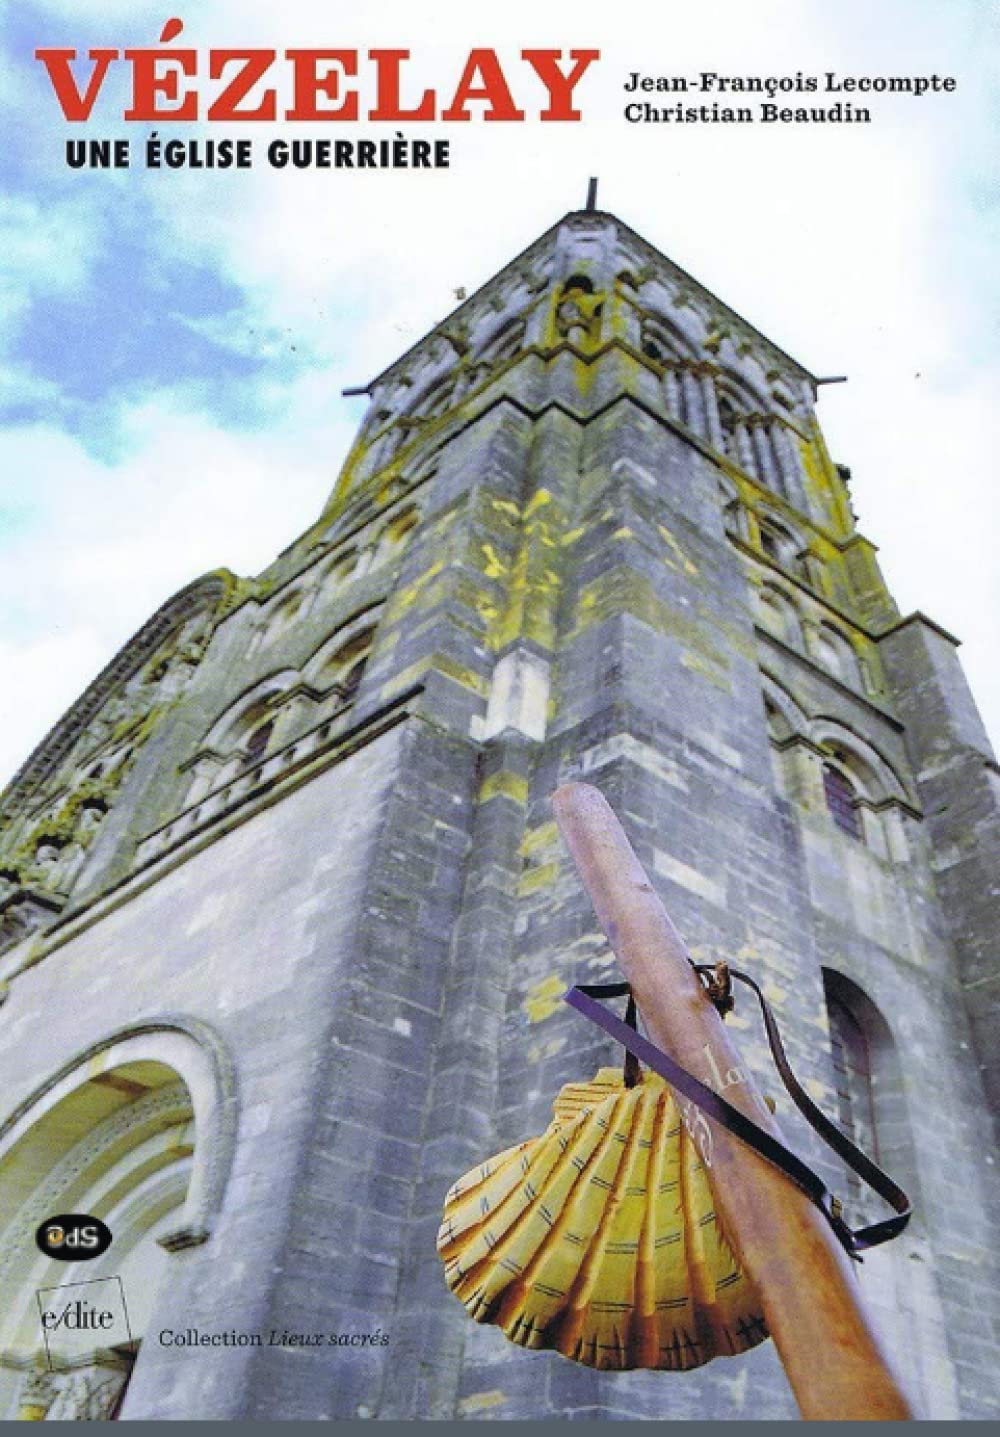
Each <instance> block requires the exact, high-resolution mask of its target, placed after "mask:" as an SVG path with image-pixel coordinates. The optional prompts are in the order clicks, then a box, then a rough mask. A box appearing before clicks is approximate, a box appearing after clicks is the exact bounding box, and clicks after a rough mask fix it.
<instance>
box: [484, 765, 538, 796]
mask: <svg viewBox="0 0 1000 1437" xmlns="http://www.w3.org/2000/svg"><path fill="white" fill-rule="evenodd" d="M499 795H502V796H503V797H504V798H512V799H513V800H514V802H515V803H520V804H525V803H527V801H528V780H527V779H526V778H522V777H521V775H520V774H519V773H511V772H509V770H507V769H505V768H502V769H500V770H499V772H498V773H491V774H490V776H489V777H488V778H484V779H483V781H482V783H481V784H480V786H479V802H480V803H487V802H489V800H490V799H491V798H496V797H498V796H499Z"/></svg>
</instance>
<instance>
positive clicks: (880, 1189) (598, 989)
mask: <svg viewBox="0 0 1000 1437" xmlns="http://www.w3.org/2000/svg"><path fill="white" fill-rule="evenodd" d="M692 967H694V968H695V971H696V972H697V973H698V975H699V978H701V979H702V981H703V983H704V982H705V978H706V975H708V983H707V985H706V987H707V991H708V994H709V996H710V997H711V999H712V1001H713V1002H714V1003H715V1005H716V1007H718V1008H719V1009H720V1011H722V1012H728V1011H729V1009H731V1008H732V997H731V994H730V991H729V989H730V982H729V980H730V978H737V979H739V981H740V982H742V983H745V984H746V985H747V986H748V987H749V988H751V989H752V990H753V992H754V993H755V994H756V995H757V1000H758V1002H759V1003H760V1006H761V1011H762V1013H763V1015H764V1026H765V1030H766V1032H767V1038H768V1043H769V1044H770V1048H771V1054H772V1057H773V1058H774V1063H775V1067H776V1068H777V1070H778V1073H779V1075H780V1077H781V1080H782V1082H783V1083H784V1085H785V1087H786V1088H787V1089H788V1092H789V1094H790V1096H791V1098H792V1101H793V1102H794V1103H795V1106H796V1107H797V1108H798V1109H799V1111H800V1112H801V1113H802V1115H803V1117H804V1118H805V1119H806V1121H807V1122H808V1123H809V1124H810V1125H811V1126H812V1127H813V1128H814V1129H815V1130H816V1132H818V1133H819V1135H820V1137H821V1138H822V1139H823V1140H824V1142H826V1143H827V1144H828V1145H829V1146H830V1147H832V1148H833V1149H834V1151H835V1152H837V1153H838V1154H839V1155H840V1156H841V1157H842V1158H843V1160H844V1161H845V1162H846V1163H847V1164H848V1166H849V1167H851V1168H853V1170H854V1171H855V1172H856V1173H858V1175H859V1176H860V1177H861V1178H863V1179H864V1181H865V1182H866V1183H867V1184H868V1185H869V1187H871V1188H873V1189H874V1191H875V1192H877V1193H878V1194H879V1196H880V1197H882V1198H884V1199H885V1200H886V1202H887V1203H888V1204H889V1205H890V1207H892V1208H893V1209H894V1210H895V1212H896V1216H895V1217H891V1218H886V1219H884V1220H883V1221H882V1222H877V1223H873V1224H871V1225H870V1226H868V1227H862V1228H858V1229H856V1230H852V1229H851V1228H850V1227H848V1225H847V1223H846V1222H845V1221H844V1220H843V1218H842V1217H841V1209H840V1203H839V1202H838V1200H837V1199H836V1198H835V1197H834V1196H833V1194H832V1193H831V1192H830V1191H829V1189H828V1188H827V1187H826V1184H825V1183H824V1182H823V1180H822V1178H821V1177H819V1175H818V1174H817V1173H815V1172H813V1170H812V1168H810V1167H808V1166H807V1165H806V1164H805V1163H804V1162H803V1161H802V1159H801V1158H799V1157H796V1155H795V1154H794V1153H793V1152H791V1151H790V1150H789V1149H788V1148H786V1147H785V1145H784V1143H782V1142H780V1141H779V1140H778V1139H777V1138H775V1137H772V1135H771V1134H770V1133H769V1132H767V1131H765V1129H764V1128H761V1127H759V1126H758V1125H757V1123H755V1122H754V1121H753V1120H752V1119H751V1118H748V1117H747V1116H746V1115H745V1114H744V1113H741V1112H740V1111H739V1109H738V1108H734V1107H733V1106H732V1104H731V1103H728V1102H727V1101H726V1099H725V1098H723V1097H722V1096H721V1094H719V1093H717V1092H715V1090H714V1089H713V1088H710V1087H708V1086H707V1084H705V1083H702V1082H701V1081H699V1079H698V1078H696V1077H694V1076H693V1075H692V1074H691V1073H689V1072H688V1071H687V1070H686V1069H685V1068H682V1067H681V1066H680V1064H679V1063H675V1062H674V1060H673V1058H671V1057H670V1056H669V1055H668V1054H667V1053H664V1052H663V1051H662V1050H661V1049H660V1048H658V1047H656V1045H655V1044H654V1043H651V1042H650V1041H649V1039H648V1038H644V1037H643V1036H642V1034H641V1033H639V1032H637V1031H636V1027H635V1000H634V999H633V997H632V990H631V989H630V987H629V985H628V984H627V983H596V984H595V983H588V984H580V985H578V986H577V987H574V988H570V989H569V990H568V992H566V993H565V994H564V995H563V997H564V999H565V1001H566V1002H567V1003H569V1004H570V1006H571V1007H573V1008H576V1009H577V1011H578V1012H580V1013H582V1014H583V1015H584V1017H586V1018H589V1019H590V1021H591V1022H592V1023H596V1024H597V1026H598V1027H600V1028H603V1029H604V1031H605V1032H606V1033H609V1034H610V1035H611V1037H612V1038H615V1039H617V1041H618V1042H619V1043H621V1044H622V1046H623V1047H624V1048H625V1049H626V1051H627V1053H628V1054H629V1055H630V1057H631V1058H632V1059H633V1061H635V1060H639V1059H641V1060H642V1062H644V1063H645V1064H646V1065H647V1067H649V1068H652V1070H653V1072H655V1073H659V1075H660V1077H661V1078H665V1079H666V1081H667V1082H668V1083H669V1084H670V1086H671V1087H672V1088H674V1089H675V1090H676V1091H677V1092H679V1093H681V1094H683V1096H684V1097H686V1098H687V1099H689V1101H690V1102H692V1103H694V1104H695V1105H696V1106H697V1107H699V1108H701V1110H702V1111H703V1112H704V1113H706V1114H707V1115H708V1116H709V1117H710V1118H714V1119H715V1121H716V1122H718V1123H720V1124H721V1125H722V1126H723V1127H724V1128H726V1129H728V1131H729V1132H731V1133H734V1134H735V1135H736V1137H738V1138H740V1139H741V1140H742V1141H743V1142H745V1143H746V1144H747V1145H748V1146H749V1147H751V1148H753V1149H754V1151H755V1152H757V1153H759V1154H760V1156H761V1157H763V1158H766V1159H767V1161H768V1162H769V1163H772V1164H773V1165H774V1166H775V1167H777V1168H779V1169H780V1170H781V1171H782V1172H783V1173H784V1174H785V1175H786V1176H787V1177H789V1178H791V1180H792V1182H794V1183H795V1184H796V1186H797V1187H799V1188H801V1189H802V1191H803V1192H804V1193H805V1194H806V1196H807V1197H809V1198H810V1199H811V1200H812V1201H813V1202H814V1203H815V1204H816V1206H817V1207H818V1208H819V1210H820V1211H821V1212H822V1213H823V1215H824V1217H825V1218H826V1219H827V1221H828V1222H829V1223H830V1226H831V1227H832V1228H833V1230H834V1232H835V1233H836V1235H837V1237H838V1239H839V1240H840V1242H841V1243H842V1244H843V1246H844V1248H845V1249H846V1251H847V1252H848V1253H850V1255H851V1256H852V1257H854V1258H856V1259H857V1261H858V1262H860V1261H861V1258H860V1257H859V1256H858V1254H859V1252H861V1251H863V1250H864V1249H866V1248H870V1247H875V1246H877V1245H878V1244H879V1243H883V1242H888V1241H889V1239H890V1238H894V1237H896V1236H897V1235H898V1234H899V1233H901V1232H902V1231H903V1228H904V1227H905V1226H906V1224H907V1222H909V1219H910V1203H909V1199H908V1198H907V1196H906V1194H905V1193H904V1192H903V1190H902V1188H900V1187H899V1186H897V1184H896V1183H894V1182H893V1180H892V1179H891V1178H890V1177H889V1176H888V1175H887V1174H886V1173H884V1172H882V1170H881V1168H879V1167H876V1165H875V1164H874V1163H873V1162H872V1161H871V1159H870V1158H868V1157H866V1156H865V1154H864V1153H863V1152H862V1151H861V1149H860V1148H858V1147H856V1146H855V1144H854V1143H852V1142H851V1141H850V1139H849V1138H847V1137H845V1136H844V1134H843V1133H842V1132H840V1130H839V1129H838V1128H836V1127H834V1125H833V1123H831V1122H830V1120H829V1118H827V1117H826V1115H825V1114H824V1113H823V1112H822V1111H821V1110H820V1109H819V1108H818V1107H817V1106H816V1104H815V1103H814V1102H813V1101H812V1099H811V1098H810V1097H809V1096H808V1094H807V1093H806V1092H805V1090H804V1089H803V1087H802V1085H801V1084H800V1083H799V1081H798V1079H797V1078H796V1077H795V1074H794V1073H793V1072H792V1069H791V1066H790V1065H789V1062H788V1058H787V1057H786V1055H785V1049H784V1046H783V1044H782V1042H781V1036H780V1034H779V1032H778V1025H777V1023H776V1022H775V1019H774V1015H773V1014H772V1012H771V1009H770V1007H769V1005H768V1003H767V1001H766V999H765V998H764V995H763V993H762V992H761V991H760V989H759V988H758V986H757V984H756V983H755V982H754V981H753V979H752V978H750V977H748V976H747V974H745V973H740V972H738V971H737V970H735V969H729V968H728V967H727V966H726V965H725V964H719V965H718V967H717V968H714V969H713V968H709V967H706V966H705V965H701V966H698V965H696V964H692ZM626 995H627V996H628V999H629V1004H628V1011H627V1013H626V1020H625V1021H622V1019H621V1018H618V1017H616V1016H615V1014H614V1013H612V1012H610V1011H609V1010H608V1009H607V1008H605V1007H604V1006H603V1004H601V1003H599V1002H597V1001H596V1000H597V999H599V998H618V997H624V996H626ZM636 1081H638V1063H637V1062H636V1063H635V1067H634V1068H630V1066H629V1062H628V1059H626V1076H625V1082H626V1086H627V1087H633V1086H634V1085H635V1082H636Z"/></svg>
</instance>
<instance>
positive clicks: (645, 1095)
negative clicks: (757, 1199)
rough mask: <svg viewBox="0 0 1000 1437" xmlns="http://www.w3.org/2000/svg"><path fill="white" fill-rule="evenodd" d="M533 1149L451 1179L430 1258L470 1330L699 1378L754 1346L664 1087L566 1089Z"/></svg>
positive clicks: (751, 1297)
mask: <svg viewBox="0 0 1000 1437" xmlns="http://www.w3.org/2000/svg"><path fill="white" fill-rule="evenodd" d="M553 1111H554V1114H555V1116H554V1118H553V1121H552V1122H551V1123H550V1125H549V1127H548V1128H547V1129H546V1131H545V1132H544V1133H543V1134H542V1135H541V1137H538V1138H531V1139H529V1140H528V1141H527V1142H524V1143H519V1144H518V1146H517V1147H513V1148H508V1149H507V1150H506V1151H505V1152H502V1153H499V1154H498V1155H497V1156H496V1157H494V1158H490V1159H489V1160H488V1161H487V1162H485V1163H483V1164H481V1166H479V1167H477V1168H474V1169H473V1170H472V1171H471V1172H469V1173H466V1175H465V1176H464V1177H462V1178H459V1180H458V1182H456V1183H455V1184H454V1186H453V1187H452V1188H451V1190H450V1191H449V1193H448V1195H447V1197H446V1199H445V1207H444V1220H443V1221H442V1224H441V1229H440V1231H439V1233H438V1242H437V1245H438V1251H439V1253H440V1254H441V1257H442V1258H443V1260H444V1265H445V1276H446V1278H447V1281H448V1285H449V1287H450V1288H451V1290H452V1292H454V1294H455V1296H456V1297H458V1298H459V1299H460V1300H461V1301H462V1302H463V1303H464V1304H465V1306H466V1308H467V1309H468V1311H469V1313H470V1315H471V1316H472V1317H474V1318H475V1319H476V1321H477V1322H492V1323H495V1324H496V1325H497V1326H498V1327H499V1328H501V1330H502V1331H503V1332H504V1333H505V1334H506V1336H507V1337H509V1338H510V1340H511V1341H512V1342H517V1343H519V1344H520V1345H521V1346H522V1347H531V1348H550V1349H554V1350H555V1351H556V1352H561V1353H562V1354H563V1355H564V1356H565V1357H571V1358H573V1359H574V1360H575V1361H577V1362H583V1363H585V1364H586V1365H587V1366H588V1367H602V1368H612V1369H618V1370H624V1369H627V1368H633V1367H658V1368H668V1369H671V1370H675V1371H677V1370H683V1369H686V1368H690V1367H700V1366H701V1365H702V1363H704V1362H708V1361H710V1360H711V1358H713V1357H717V1356H732V1355H734V1354H736V1353H739V1352H745V1351H746V1350H747V1349H748V1348H750V1347H756V1346H757V1344H758V1343H759V1342H763V1341H764V1339H765V1338H766V1337H767V1335H768V1334H767V1328H766V1327H765V1325H764V1318H763V1308H762V1305H761V1302H760V1298H759V1296H758V1293H757V1290H756V1288H755V1287H754V1286H753V1284H752V1283H751V1282H750V1281H749V1279H748V1278H747V1277H745V1276H744V1274H743V1273H742V1272H741V1270H740V1267H739V1264H738V1262H737V1260H736V1258H735V1256H734V1254H733V1251H732V1249H731V1247H730V1246H729V1243H728V1242H727V1241H726V1238H725V1234H724V1233H723V1231H722V1229H721V1228H720V1226H719V1222H718V1219H717V1217H716V1213H715V1204H714V1201H713V1198H712V1192H711V1189H710V1187H709V1184H708V1176H707V1174H706V1172H705V1168H704V1165H703V1163H702V1160H701V1157H700V1156H699V1154H698V1151H697V1148H696V1147H695V1145H694V1143H693V1142H692V1140H691V1138H690V1137H689V1135H688V1133H687V1130H686V1129H685V1128H684V1126H683V1124H682V1123H681V1119H680V1114H679V1112H678V1110H677V1104H676V1103H675V1101H674V1098H673V1095H672V1093H671V1091H670V1089H669V1088H668V1086H667V1084H666V1083H665V1082H664V1081H663V1079H662V1078H660V1077H658V1076H657V1075H656V1074H655V1073H650V1072H645V1073H643V1075H642V1080H641V1082H640V1083H638V1084H637V1085H636V1086H635V1087H633V1088H626V1087H625V1086H624V1083H623V1079H622V1073H621V1069H619V1068H601V1069H600V1070H599V1072H598V1073H597V1075H596V1076H595V1077H594V1078H593V1080H592V1081H591V1082H589V1083H569V1084H567V1086H566V1087H564V1088H563V1089H562V1090H561V1092H560V1093H559V1096H558V1097H557V1098H556V1100H555V1103H554V1104H553Z"/></svg>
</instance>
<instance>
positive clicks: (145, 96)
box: [122, 18, 198, 120]
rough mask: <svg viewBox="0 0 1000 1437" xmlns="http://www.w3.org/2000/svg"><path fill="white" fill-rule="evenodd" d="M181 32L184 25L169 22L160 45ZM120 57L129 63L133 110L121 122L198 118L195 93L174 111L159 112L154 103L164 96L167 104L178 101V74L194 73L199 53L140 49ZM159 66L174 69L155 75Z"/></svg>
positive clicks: (191, 91)
mask: <svg viewBox="0 0 1000 1437" xmlns="http://www.w3.org/2000/svg"><path fill="white" fill-rule="evenodd" d="M183 29H184V24H183V21H181V20H178V19H176V18H174V19H172V20H168V21H167V23H166V24H165V25H164V27H163V29H162V30H161V31H160V44H161V45H162V44H164V43H166V42H167V41H170V40H175V39H176V38H177V36H178V35H179V34H180V33H181V31H182V30H183ZM122 54H123V55H124V56H125V59H126V60H131V61H132V108H131V110H126V111H125V115H124V118H125V119H126V120H196V119H197V118H198V93H197V91H196V90H188V91H187V93H186V94H185V95H184V97H183V99H181V102H180V104H179V105H175V106H174V107H173V109H167V110H161V109H158V108H157V99H156V97H157V96H158V95H164V96H166V98H167V99H168V100H176V99H177V98H178V92H179V88H180V87H179V85H178V83H177V75H178V71H180V73H181V74H182V75H193V74H195V73H196V71H197V68H198V52H197V51H196V50H154V49H152V48H149V49H146V48H143V49H141V50H139V49H136V50H123V51H122ZM161 62H165V63H166V64H167V65H171V66H176V67H177V68H176V69H171V70H168V71H166V73H165V74H158V73H157V68H156V67H157V65H159V64H160V63H161Z"/></svg>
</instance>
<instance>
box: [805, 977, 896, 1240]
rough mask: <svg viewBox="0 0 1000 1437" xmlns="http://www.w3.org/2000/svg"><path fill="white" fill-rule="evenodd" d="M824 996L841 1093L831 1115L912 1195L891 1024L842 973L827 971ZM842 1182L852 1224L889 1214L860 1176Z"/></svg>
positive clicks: (850, 1174) (836, 1085)
mask: <svg viewBox="0 0 1000 1437" xmlns="http://www.w3.org/2000/svg"><path fill="white" fill-rule="evenodd" d="M823 994H824V997H825V999H826V1013H827V1022H828V1024H829V1028H830V1056H831V1060H832V1067H833V1080H834V1089H835V1093H836V1110H835V1112H834V1113H831V1116H833V1117H835V1118H836V1121H837V1125H838V1127H840V1129H841V1130H842V1131H843V1132H844V1133H845V1134H846V1135H847V1137H849V1138H850V1139H851V1141H852V1142H853V1143H855V1144H856V1145H857V1146H858V1147H859V1148H860V1149H861V1151H862V1152H863V1153H866V1154H867V1156H868V1157H870V1158H871V1159H872V1161H873V1162H875V1163H877V1164H878V1165H879V1167H882V1168H884V1169H885V1171H886V1172H888V1173H891V1174H892V1176H893V1177H894V1178H895V1179H896V1180H897V1181H898V1182H899V1183H901V1185H902V1186H903V1187H904V1189H907V1190H908V1191H911V1192H912V1184H913V1182H914V1177H913V1170H914V1154H913V1145H912V1136H911V1134H910V1131H909V1127H908V1124H907V1120H906V1111H905V1102H904V1086H903V1075H902V1070H901V1067H900V1063H899V1056H898V1054H897V1052H896V1045H895V1043H894V1041H893V1037H892V1033H891V1032H890V1029H889V1025H888V1023H887V1022H886V1020H885V1018H884V1017H883V1016H882V1014H881V1013H880V1012H879V1010H878V1008H877V1007H876V1006H875V1004H874V1003H873V1002H872V1000H871V999H870V998H869V997H868V995H867V994H866V993H865V992H864V991H863V990H862V989H861V988H859V987H858V985H857V984H856V983H853V982H852V981H851V980H850V978H847V977H845V976H844V974H842V973H838V972H835V971H834V970H833V969H830V968H824V969H823ZM842 1182H843V1185H844V1187H843V1195H844V1196H846V1198H847V1201H848V1204H849V1205H850V1207H851V1208H852V1209H853V1212H849V1213H848V1219H849V1221H853V1222H855V1223H856V1222H859V1221H860V1222H866V1221H871V1220H873V1219H874V1218H876V1217H884V1216H885V1215H886V1210H885V1207H884V1204H883V1203H882V1201H881V1200H880V1199H879V1198H878V1197H877V1196H875V1194H873V1193H872V1192H871V1190H870V1189H869V1187H868V1186H867V1184H866V1183H864V1182H863V1181H862V1179H861V1178H859V1177H858V1176H857V1174H856V1173H854V1172H853V1171H851V1170H850V1169H845V1172H844V1176H843V1179H842Z"/></svg>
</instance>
